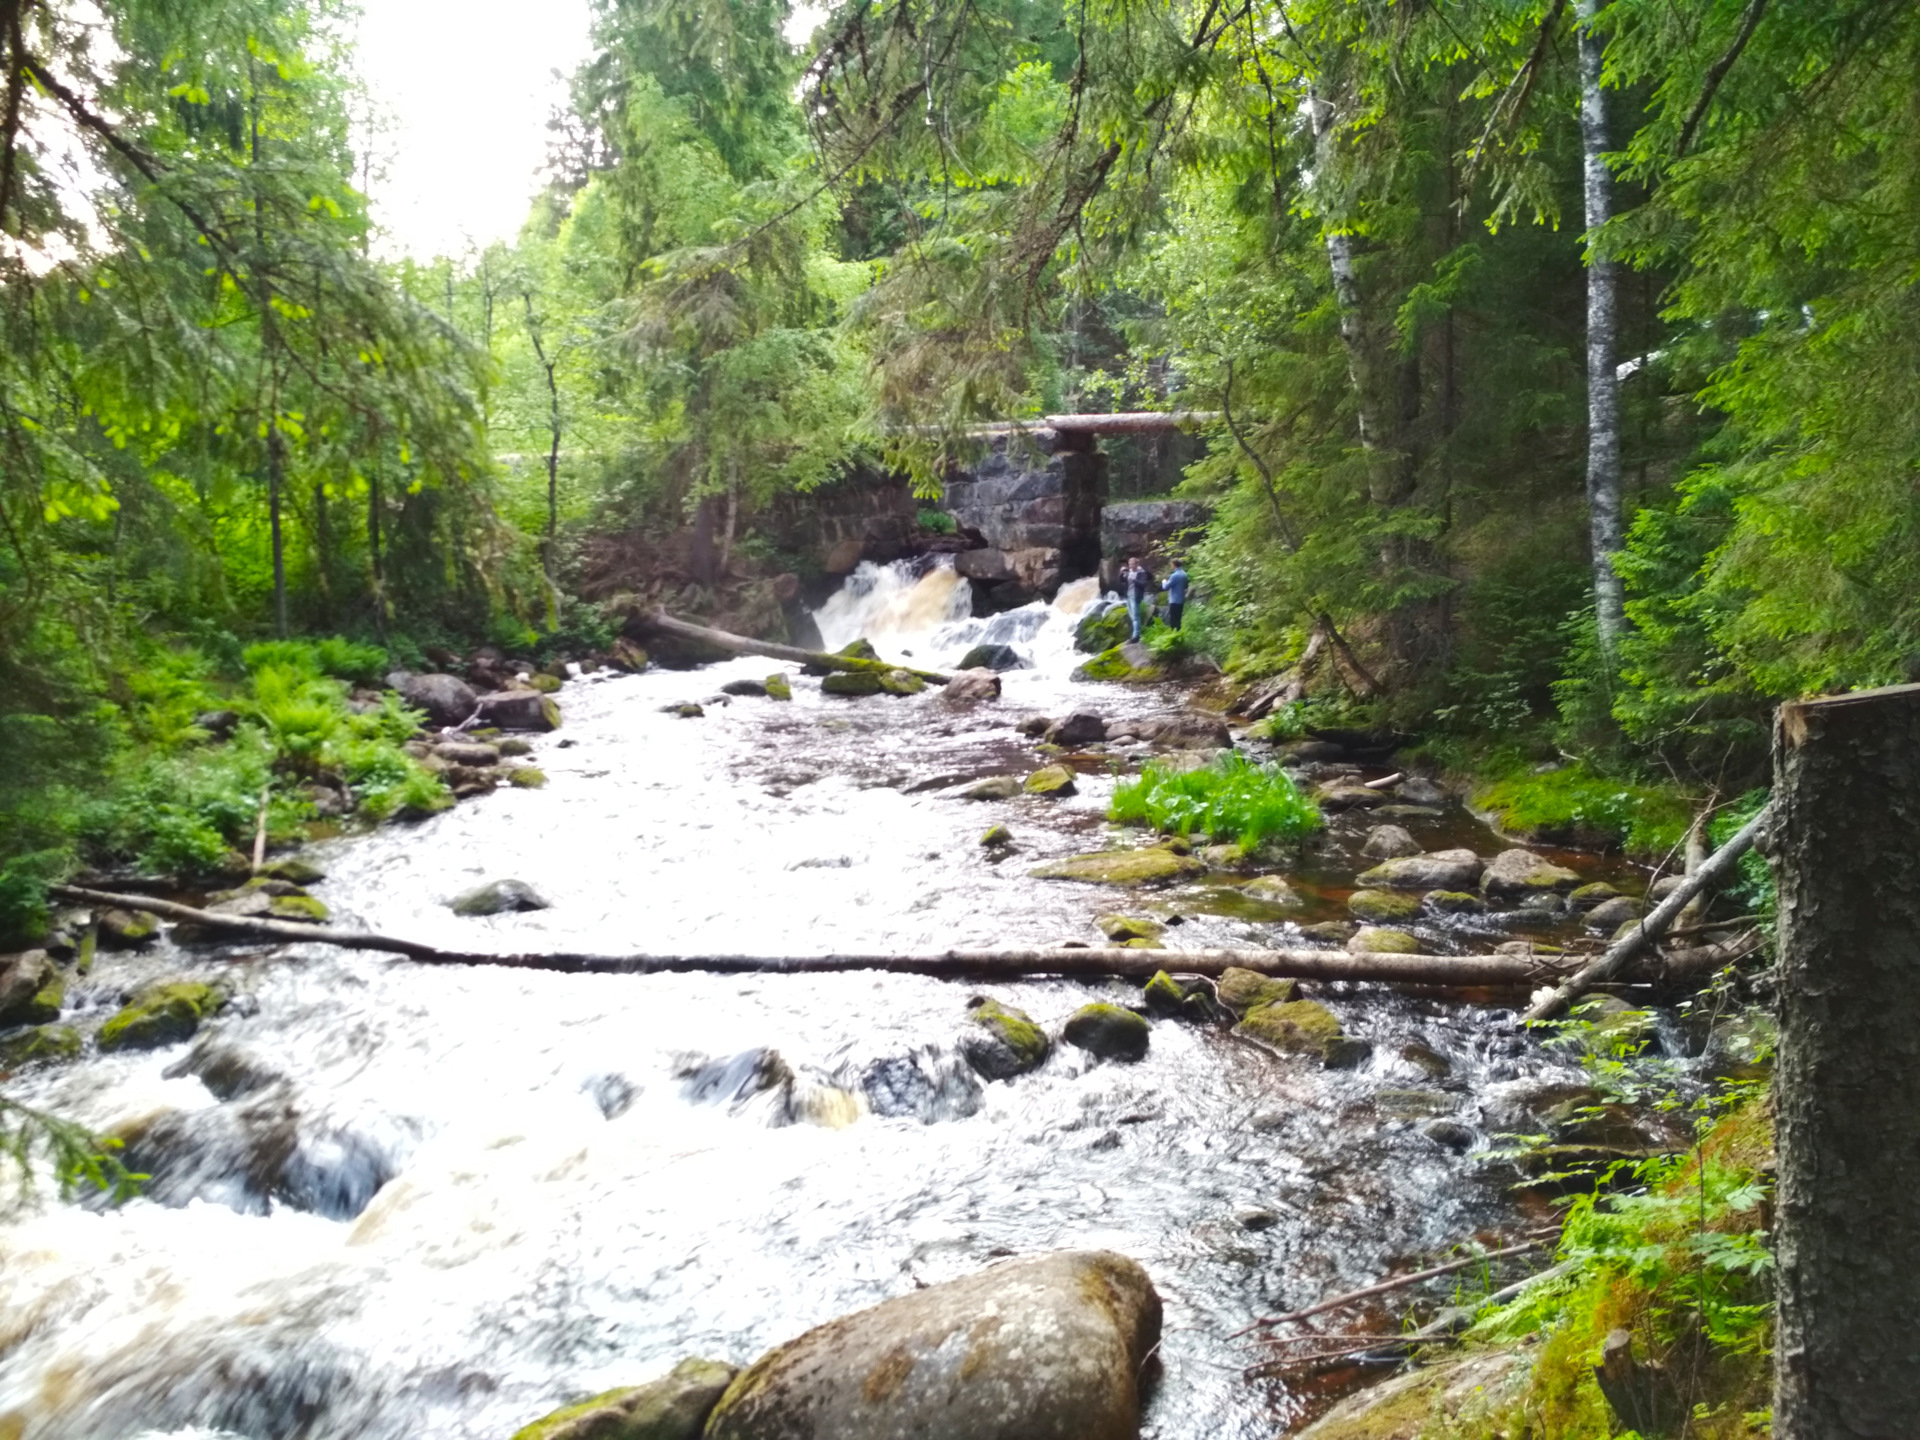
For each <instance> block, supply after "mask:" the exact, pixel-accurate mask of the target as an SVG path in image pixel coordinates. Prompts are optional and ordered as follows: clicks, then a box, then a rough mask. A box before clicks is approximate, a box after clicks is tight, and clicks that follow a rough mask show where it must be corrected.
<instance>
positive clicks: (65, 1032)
mask: <svg viewBox="0 0 1920 1440" xmlns="http://www.w3.org/2000/svg"><path fill="white" fill-rule="evenodd" d="M81 1043H82V1042H81V1040H80V1032H79V1031H78V1030H76V1029H74V1028H73V1027H72V1026H71V1025H39V1026H36V1027H34V1028H33V1029H31V1030H22V1031H21V1032H20V1033H19V1034H17V1035H9V1036H8V1037H7V1038H6V1039H4V1040H0V1070H18V1069H20V1068H22V1067H23V1066H27V1065H35V1064H39V1063H40V1062H42V1061H47V1060H71V1059H72V1058H73V1057H74V1056H76V1055H78V1054H79V1053H80V1049H81Z"/></svg>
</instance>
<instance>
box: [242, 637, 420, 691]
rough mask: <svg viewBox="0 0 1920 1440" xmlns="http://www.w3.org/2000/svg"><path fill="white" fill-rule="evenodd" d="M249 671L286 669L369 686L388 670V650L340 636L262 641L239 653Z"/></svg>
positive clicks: (295, 672) (308, 676) (315, 678)
mask: <svg viewBox="0 0 1920 1440" xmlns="http://www.w3.org/2000/svg"><path fill="white" fill-rule="evenodd" d="M240 658H241V660H242V661H243V662H244V663H245V665H246V667H247V669H248V670H250V671H253V672H254V673H255V674H258V673H259V672H261V671H265V670H286V671H292V672H293V673H294V674H297V675H301V676H305V677H306V678H307V679H310V680H317V679H320V678H321V677H323V676H331V677H332V678H334V679H336V680H347V681H350V682H352V683H354V684H358V685H371V684H374V683H375V682H377V681H378V680H379V679H380V677H381V676H382V675H384V674H386V672H387V665H388V662H387V652H386V651H385V650H383V649H381V648H380V647H379V646H378V645H362V644H360V643H359V642H358V641H354V640H348V639H345V638H344V637H342V636H339V635H329V636H327V637H326V638H325V639H323V640H265V641H262V642H261V643H260V644H258V645H249V646H248V647H247V648H246V649H245V650H244V651H243V652H241V657H240Z"/></svg>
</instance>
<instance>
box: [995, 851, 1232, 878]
mask: <svg viewBox="0 0 1920 1440" xmlns="http://www.w3.org/2000/svg"><path fill="white" fill-rule="evenodd" d="M1206 868H1207V867H1206V866H1205V865H1202V864H1201V863H1200V862H1199V861H1198V860H1195V859H1193V858H1192V857H1191V856H1187V855H1176V854H1175V853H1174V852H1173V851H1171V850H1168V849H1165V848H1163V847H1161V846H1158V845H1156V846H1153V847H1151V848H1149V849H1145V850H1097V851H1095V852H1094V853H1093V854H1091V855H1070V856H1068V857H1067V858H1066V859H1065V860H1051V861H1048V862H1047V863H1046V864H1045V865H1036V866H1035V867H1034V868H1033V869H1031V870H1029V871H1028V872H1027V873H1028V874H1029V875H1030V876H1032V877H1033V878H1034V879H1035V880H1076V881H1079V882H1081V883H1082V884H1087V885H1119V886H1123V887H1129V888H1130V887H1132V886H1135V885H1154V884H1158V883H1160V882H1162V881H1166V880H1176V879H1179V878H1180V877H1181V876H1184V875H1195V874H1200V873H1202V872H1204V871H1205V870H1206Z"/></svg>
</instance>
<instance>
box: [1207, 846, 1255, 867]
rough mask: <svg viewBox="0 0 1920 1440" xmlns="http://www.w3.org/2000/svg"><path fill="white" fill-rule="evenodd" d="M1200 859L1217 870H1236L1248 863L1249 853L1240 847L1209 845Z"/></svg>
mask: <svg viewBox="0 0 1920 1440" xmlns="http://www.w3.org/2000/svg"><path fill="white" fill-rule="evenodd" d="M1200 858H1201V859H1202V860H1204V861H1206V862H1207V865H1208V866H1209V867H1210V868H1212V869H1215V870H1234V869H1237V868H1238V867H1240V866H1242V865H1244V864H1246V863H1247V852H1246V849H1245V847H1244V846H1240V845H1209V846H1207V848H1206V849H1204V850H1202V851H1201V852H1200Z"/></svg>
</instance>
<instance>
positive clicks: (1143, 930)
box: [1093, 915, 1184, 993]
mask: <svg viewBox="0 0 1920 1440" xmlns="http://www.w3.org/2000/svg"><path fill="white" fill-rule="evenodd" d="M1093 923H1094V925H1095V926H1096V927H1097V928H1098V929H1099V931H1100V933H1101V934H1102V935H1104V936H1106V937H1107V939H1109V940H1111V941H1113V942H1114V943H1115V944H1116V945H1125V944H1127V943H1129V942H1130V941H1134V940H1144V941H1146V942H1147V943H1148V944H1149V945H1154V944H1157V943H1159V940H1160V937H1161V936H1162V935H1165V934H1166V933H1167V927H1166V926H1164V925H1162V924H1161V923H1160V922H1159V921H1158V920H1148V919H1146V918H1144V917H1143V916H1139V915H1096V916H1094V917H1093ZM1183 993H1184V992H1183Z"/></svg>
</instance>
